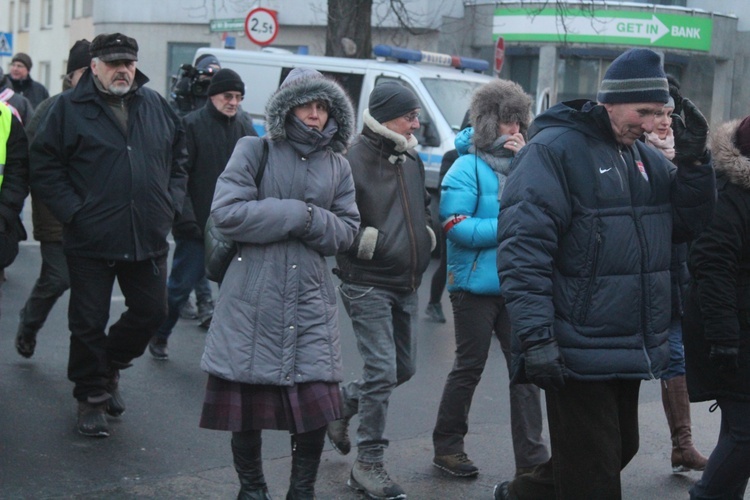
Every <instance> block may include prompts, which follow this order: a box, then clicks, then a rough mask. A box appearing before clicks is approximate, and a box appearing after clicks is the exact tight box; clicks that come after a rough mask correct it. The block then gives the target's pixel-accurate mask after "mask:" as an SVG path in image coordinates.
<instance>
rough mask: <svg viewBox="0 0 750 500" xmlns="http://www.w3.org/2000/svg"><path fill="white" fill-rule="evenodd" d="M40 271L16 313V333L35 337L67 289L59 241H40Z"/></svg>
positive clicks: (63, 258) (66, 268)
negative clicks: (23, 303)
mask: <svg viewBox="0 0 750 500" xmlns="http://www.w3.org/2000/svg"><path fill="white" fill-rule="evenodd" d="M40 247H41V253H42V269H41V272H40V273H39V278H37V280H36V283H34V288H33V289H32V290H31V294H30V295H29V298H28V299H26V304H25V305H24V306H23V308H22V309H21V312H20V313H19V320H20V321H19V323H18V333H19V334H24V335H26V336H35V335H36V334H37V332H38V331H39V330H40V329H41V328H42V326H43V325H44V322H45V321H46V320H47V316H48V315H49V312H50V311H51V310H52V307H53V306H54V305H55V302H57V299H59V298H60V296H61V295H62V294H63V293H65V291H66V290H67V289H68V288H70V278H69V276H68V263H67V261H66V260H65V253H64V252H63V245H62V242H60V241H42V242H41V243H40Z"/></svg>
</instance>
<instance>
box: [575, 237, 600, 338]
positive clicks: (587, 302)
mask: <svg viewBox="0 0 750 500" xmlns="http://www.w3.org/2000/svg"><path fill="white" fill-rule="evenodd" d="M601 246H602V234H601V232H600V231H599V229H598V228H597V229H596V233H595V235H594V242H593V249H592V250H591V253H590V255H591V258H590V259H589V263H588V267H589V268H590V269H591V274H590V276H589V277H588V279H587V280H586V286H585V288H584V289H583V292H582V293H581V296H582V299H581V302H580V306H579V308H578V314H577V315H576V316H575V318H574V320H575V322H576V323H577V324H579V325H585V324H586V317H587V316H588V313H589V308H590V307H591V298H592V297H593V295H594V288H595V287H596V278H597V271H598V264H599V251H600V249H601Z"/></svg>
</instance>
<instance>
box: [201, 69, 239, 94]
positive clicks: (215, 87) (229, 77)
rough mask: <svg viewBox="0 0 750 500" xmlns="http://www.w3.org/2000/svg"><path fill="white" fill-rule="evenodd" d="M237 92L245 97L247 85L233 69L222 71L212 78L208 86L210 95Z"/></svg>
mask: <svg viewBox="0 0 750 500" xmlns="http://www.w3.org/2000/svg"><path fill="white" fill-rule="evenodd" d="M230 91H236V92H239V93H241V94H242V95H243V96H244V95H245V84H244V83H242V78H240V75H238V74H237V73H236V72H234V71H232V70H231V69H228V68H224V69H220V70H219V71H218V72H217V73H216V74H215V75H214V76H213V77H212V78H211V85H209V86H208V95H210V96H212V95H216V94H221V93H222V92H230Z"/></svg>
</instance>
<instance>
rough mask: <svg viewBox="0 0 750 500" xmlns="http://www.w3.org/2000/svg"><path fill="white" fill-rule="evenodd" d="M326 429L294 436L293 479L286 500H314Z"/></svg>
mask: <svg viewBox="0 0 750 500" xmlns="http://www.w3.org/2000/svg"><path fill="white" fill-rule="evenodd" d="M325 435H326V427H322V428H320V429H317V430H314V431H311V432H304V433H301V434H295V435H293V436H292V477H291V479H290V481H289V492H288V493H287V494H286V500H314V499H315V480H316V478H317V476H318V466H319V465H320V455H321V454H322V453H323V443H324V442H325Z"/></svg>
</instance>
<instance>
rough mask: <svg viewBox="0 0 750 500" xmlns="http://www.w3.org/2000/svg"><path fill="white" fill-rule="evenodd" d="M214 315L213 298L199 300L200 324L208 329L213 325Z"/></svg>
mask: <svg viewBox="0 0 750 500" xmlns="http://www.w3.org/2000/svg"><path fill="white" fill-rule="evenodd" d="M213 315H214V302H213V301H212V300H202V301H200V302H198V325H199V326H200V327H201V328H205V329H206V330H208V327H209V326H211V318H213Z"/></svg>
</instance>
